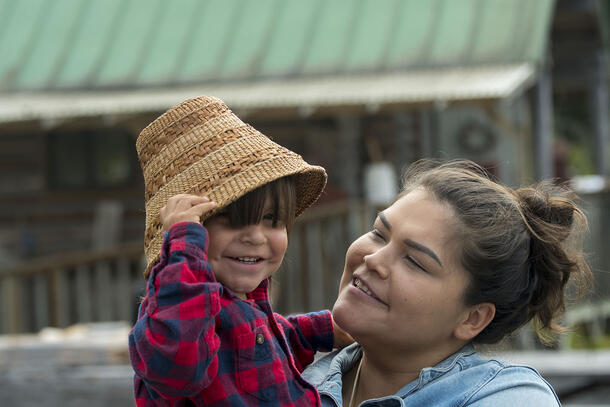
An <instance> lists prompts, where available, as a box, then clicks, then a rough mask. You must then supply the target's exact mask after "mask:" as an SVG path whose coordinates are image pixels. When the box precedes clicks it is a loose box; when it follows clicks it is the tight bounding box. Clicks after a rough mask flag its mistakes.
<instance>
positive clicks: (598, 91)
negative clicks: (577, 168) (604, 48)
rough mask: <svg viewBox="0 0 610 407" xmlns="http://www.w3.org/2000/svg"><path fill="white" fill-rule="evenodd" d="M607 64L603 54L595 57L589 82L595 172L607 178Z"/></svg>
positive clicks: (609, 140)
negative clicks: (593, 69)
mask: <svg viewBox="0 0 610 407" xmlns="http://www.w3.org/2000/svg"><path fill="white" fill-rule="evenodd" d="M607 69H608V62H607V59H606V56H605V55H604V53H603V52H598V53H597V55H596V56H595V72H594V75H593V80H592V81H591V94H592V96H593V103H592V110H593V112H592V113H593V120H594V123H593V126H594V129H595V130H594V132H595V152H594V157H595V170H596V172H597V173H598V174H600V175H604V176H608V175H610V174H609V172H608V151H609V146H608V144H610V139H609V137H608V132H609V125H608V73H607Z"/></svg>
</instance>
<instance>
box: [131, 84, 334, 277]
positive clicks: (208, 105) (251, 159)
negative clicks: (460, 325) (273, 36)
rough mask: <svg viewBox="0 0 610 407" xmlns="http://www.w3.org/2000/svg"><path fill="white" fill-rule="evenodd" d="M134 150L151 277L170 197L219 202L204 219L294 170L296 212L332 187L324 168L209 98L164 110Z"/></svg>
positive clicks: (157, 255) (147, 269)
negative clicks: (142, 188) (142, 186)
mask: <svg viewBox="0 0 610 407" xmlns="http://www.w3.org/2000/svg"><path fill="white" fill-rule="evenodd" d="M136 149H137V151H138V157H139V159H140V164H141V166H142V171H143V173H144V184H145V201H146V230H145V233H144V252H145V254H146V260H147V262H148V265H147V266H146V270H145V272H144V276H145V277H148V274H149V273H150V269H151V268H152V266H153V265H154V264H155V263H156V262H157V261H158V260H159V255H160V251H161V245H162V242H163V234H162V232H161V229H162V225H161V222H160V220H159V211H160V210H161V208H162V207H163V206H164V205H165V204H166V202H167V200H168V198H170V197H171V196H173V195H176V194H184V193H188V194H205V195H207V196H208V197H209V198H210V199H211V200H212V201H214V202H216V204H217V205H216V207H215V208H214V210H213V211H211V212H209V213H207V214H206V216H205V217H204V218H202V220H204V219H205V218H206V217H209V216H211V215H213V214H214V213H215V212H217V211H218V210H220V209H221V208H223V207H225V206H227V205H228V204H230V203H232V202H234V201H236V200H237V199H239V198H240V197H242V196H244V195H245V194H247V193H248V192H250V191H252V190H254V189H256V188H258V187H260V186H262V185H264V184H267V183H269V182H271V181H274V180H276V179H278V178H281V177H285V176H288V175H295V177H296V193H297V205H296V214H295V215H296V216H298V215H299V214H301V213H302V212H303V211H304V210H305V209H306V208H307V207H309V206H310V205H311V204H312V203H314V202H315V201H316V200H317V199H318V197H319V196H320V194H321V193H322V190H323V189H324V186H325V185H326V171H324V168H322V167H318V166H313V165H309V164H308V163H307V162H305V161H304V160H303V159H302V158H301V156H300V155H298V154H296V153H294V152H292V151H290V150H288V149H286V148H284V147H282V146H280V145H279V144H276V143H274V142H272V141H271V140H270V139H269V138H268V137H267V136H265V135H264V134H262V133H260V132H259V131H258V130H256V129H255V128H253V127H252V126H250V125H248V124H246V123H244V122H242V121H241V120H240V119H239V118H238V117H237V116H236V115H235V114H234V113H233V112H232V111H231V110H229V108H228V107H227V105H226V104H225V103H224V102H223V101H221V100H220V99H217V98H215V97H210V96H200V97H197V98H194V99H189V100H186V101H184V102H182V103H180V104H179V105H177V106H174V107H172V108H170V109H169V110H168V111H166V112H165V113H163V114H162V115H161V116H159V117H158V118H157V119H155V120H154V121H153V122H152V123H150V124H149V125H148V126H147V127H146V128H145V129H144V130H142V132H141V133H140V135H139V137H138V140H137V141H136Z"/></svg>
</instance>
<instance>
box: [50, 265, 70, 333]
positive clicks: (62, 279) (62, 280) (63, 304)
mask: <svg viewBox="0 0 610 407" xmlns="http://www.w3.org/2000/svg"><path fill="white" fill-rule="evenodd" d="M51 281H52V284H53V310H54V321H53V322H54V324H53V325H54V326H57V327H60V328H65V327H67V326H68V325H70V322H71V321H70V320H71V318H70V291H69V287H68V270H67V269H66V268H64V267H58V268H56V269H54V270H53V273H52V277H51Z"/></svg>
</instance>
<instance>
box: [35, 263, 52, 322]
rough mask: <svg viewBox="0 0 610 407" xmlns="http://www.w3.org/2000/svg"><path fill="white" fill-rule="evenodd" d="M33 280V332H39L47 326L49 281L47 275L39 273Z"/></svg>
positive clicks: (48, 317) (48, 318)
mask: <svg viewBox="0 0 610 407" xmlns="http://www.w3.org/2000/svg"><path fill="white" fill-rule="evenodd" d="M33 280H34V297H33V300H34V330H35V331H39V330H41V329H42V328H44V327H47V326H49V323H50V321H51V319H50V316H49V310H50V308H49V279H48V274H47V273H40V274H37V275H35V276H34V277H33Z"/></svg>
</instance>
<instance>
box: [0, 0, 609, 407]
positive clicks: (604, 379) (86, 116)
mask: <svg viewBox="0 0 610 407" xmlns="http://www.w3.org/2000/svg"><path fill="white" fill-rule="evenodd" d="M609 28H610V4H609V3H608V1H606V0H556V1H554V0H332V1H329V0H307V1H303V0H256V1H255V0H222V1H221V0H174V1H171V2H170V1H164V0H103V1H100V0H97V1H96V0H21V1H15V0H0V307H1V308H0V309H1V313H0V405H2V406H30V405H32V406H34V405H45V406H72V405H74V406H77V405H79V406H80V405H82V404H83V403H87V405H89V406H98V405H99V406H102V405H108V404H109V403H113V404H114V405H115V406H117V407H118V406H128V405H132V404H133V403H132V401H131V400H132V390H131V375H132V371H131V368H130V366H129V361H128V355H127V334H128V332H129V328H130V326H131V325H132V324H133V322H134V319H135V317H136V312H137V306H138V301H139V297H140V296H141V295H142V294H143V288H144V279H143V277H142V272H143V270H144V263H143V261H144V260H143V250H142V240H143V232H144V198H143V194H144V186H143V178H142V175H141V170H140V167H139V164H138V160H137V156H136V152H135V140H136V138H137V136H138V134H139V132H140V131H141V130H142V129H143V128H144V127H145V126H146V125H147V124H148V123H149V122H151V121H152V120H154V118H156V117H157V116H158V115H159V114H161V113H162V112H163V111H165V110H166V109H167V108H169V107H170V106H172V105H174V104H177V103H179V102H181V101H183V100H185V99H187V98H190V97H194V96H198V95H202V94H207V95H214V96H218V97H220V98H221V99H223V100H224V101H225V102H226V103H227V104H228V105H229V106H230V107H231V109H232V110H234V111H235V112H236V113H237V115H238V116H240V117H241V118H242V119H243V120H244V121H246V122H249V123H250V124H252V125H253V126H254V127H256V128H257V129H259V130H261V131H262V132H263V133H265V134H266V135H268V136H270V137H271V138H273V139H274V140H275V141H277V142H278V143H280V144H282V145H284V146H286V147H288V148H290V149H292V150H294V151H297V152H298V153H300V154H301V155H302V156H303V157H304V158H305V159H306V160H307V161H309V162H311V163H315V164H319V165H322V166H324V167H325V168H326V169H327V172H328V175H329V183H328V186H327V188H326V192H325V194H324V195H323V197H322V198H321V200H320V201H319V202H318V203H317V204H316V205H315V207H313V208H312V209H310V210H309V211H308V212H307V213H306V214H305V215H304V216H303V217H302V218H300V219H299V221H298V222H297V224H296V226H295V229H294V231H293V232H292V234H291V238H290V245H289V250H288V253H287V256H286V260H285V264H284V265H283V268H282V270H281V271H280V272H278V273H277V275H276V276H277V278H276V281H275V283H274V285H273V287H272V295H273V298H274V302H275V309H276V310H277V311H278V312H281V313H294V312H300V311H312V310H318V309H322V308H328V307H331V306H332V304H333V302H334V299H335V297H336V294H337V290H338V282H339V277H340V274H341V272H342V268H343V259H344V253H345V250H346V249H347V247H348V245H349V244H350V242H351V241H353V239H354V238H356V237H357V236H359V235H360V234H361V233H363V232H364V231H366V230H368V228H369V226H370V224H371V222H372V220H373V215H374V213H375V210H376V209H377V208H380V207H383V206H384V205H386V204H387V203H388V202H389V201H390V200H391V199H392V198H393V196H394V195H395V193H396V192H397V191H398V188H399V180H400V173H401V171H402V169H403V168H405V167H406V166H408V164H409V163H411V162H413V161H415V160H417V159H419V158H423V157H435V158H442V159H451V158H469V159H471V160H474V161H476V162H478V163H479V164H481V165H483V166H484V167H485V168H487V169H488V170H489V172H490V173H491V174H492V175H493V176H494V177H496V178H497V179H499V180H500V181H501V182H503V183H506V184H508V185H511V186H518V185H522V184H529V183H533V182H535V181H537V180H541V179H546V178H556V179H557V180H558V181H561V182H568V183H570V184H571V185H572V187H573V188H574V189H575V190H576V191H577V192H578V193H579V195H580V197H581V198H582V204H583V206H584V207H585V209H586V212H587V215H588V217H589V221H590V230H589V233H588V236H587V241H586V249H587V252H588V253H589V260H590V262H591V265H592V266H593V270H594V273H595V283H594V286H593V292H592V293H591V294H590V295H588V296H587V297H586V298H585V299H584V301H582V302H581V303H579V304H578V305H573V306H571V307H570V308H569V309H568V312H567V314H566V317H565V318H566V321H565V322H566V323H567V324H568V325H569V326H571V327H572V329H571V330H570V331H569V332H568V333H567V335H565V337H564V338H563V339H562V340H561V341H560V342H559V343H558V345H557V346H556V347H554V348H544V347H543V346H542V345H540V344H539V343H538V342H537V340H535V338H534V336H533V335H532V333H531V330H530V329H529V328H526V329H524V330H522V331H521V332H520V333H519V334H518V335H516V336H515V337H513V338H510V339H509V340H507V341H506V343H504V344H503V345H502V347H501V349H500V351H501V352H502V353H503V355H504V356H505V357H506V358H508V359H513V360H515V361H522V362H524V363H528V364H531V365H534V367H536V368H537V369H538V370H540V371H541V373H542V374H543V375H544V376H545V378H547V379H548V380H549V381H550V382H551V383H552V384H553V385H554V386H555V388H556V390H557V392H558V393H559V395H560V398H561V400H562V402H563V403H564V405H567V406H577V405H610V272H609V270H610V250H609V249H610V247H609V243H610V211H609V209H610V208H609V207H610V183H609V182H610V177H609V176H610V134H609V131H610V127H609V119H608V115H609V105H608V91H609V86H608V76H609V73H610V70H609V69H610V68H609V66H608V56H609V50H610V48H609V47H610V43H609V37H608V36H609Z"/></svg>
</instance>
